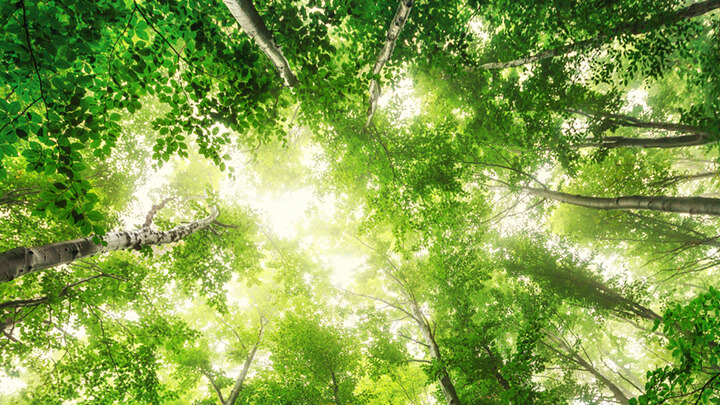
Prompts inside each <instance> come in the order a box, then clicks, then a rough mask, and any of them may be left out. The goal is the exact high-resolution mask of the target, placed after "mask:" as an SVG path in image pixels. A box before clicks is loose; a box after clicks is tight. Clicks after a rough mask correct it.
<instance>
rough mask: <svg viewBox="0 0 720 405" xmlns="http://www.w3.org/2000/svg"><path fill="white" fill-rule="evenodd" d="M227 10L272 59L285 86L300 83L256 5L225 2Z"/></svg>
mask: <svg viewBox="0 0 720 405" xmlns="http://www.w3.org/2000/svg"><path fill="white" fill-rule="evenodd" d="M223 2H224V3H225V5H226V6H227V8H228V9H229V10H230V12H231V13H232V15H233V17H235V20H236V21H237V22H238V23H239V24H240V27H241V28H242V29H243V31H245V32H246V33H247V34H248V35H249V36H250V37H251V38H252V39H254V40H255V43H257V45H258V47H260V50H262V51H263V53H265V55H266V56H267V57H268V58H269V59H270V61H271V62H272V64H273V65H275V69H276V70H277V72H278V73H279V74H280V77H282V79H283V81H284V82H285V86H287V87H293V86H295V85H296V84H297V83H298V79H297V78H296V77H295V75H294V74H293V72H292V70H291V69H290V64H289V63H288V61H287V59H285V55H283V53H282V50H281V48H280V45H278V44H276V43H275V40H273V37H272V34H271V33H270V30H268V28H267V26H266V25H265V22H264V21H263V20H262V18H260V14H258V12H257V9H255V5H254V4H253V3H252V1H251V0H223Z"/></svg>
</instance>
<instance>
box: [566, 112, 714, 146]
mask: <svg viewBox="0 0 720 405" xmlns="http://www.w3.org/2000/svg"><path fill="white" fill-rule="evenodd" d="M568 111H570V112H572V113H575V114H579V115H584V116H586V117H589V118H593V119H595V120H598V121H604V122H606V123H608V124H610V125H611V126H622V127H631V128H642V129H660V130H664V131H674V132H682V133H687V134H689V135H682V136H666V137H661V138H628V137H624V136H608V137H604V138H602V139H601V140H599V141H597V140H595V139H592V138H588V139H586V140H585V142H584V143H581V144H579V145H576V147H577V148H588V147H596V148H607V149H613V148H678V147H683V146H697V145H705V144H708V143H710V142H712V141H713V140H712V139H711V137H710V133H708V132H705V131H703V130H701V129H700V128H698V127H695V126H692V125H684V124H676V123H674V122H652V121H641V120H639V119H637V118H635V117H631V116H629V115H624V114H610V113H587V112H585V111H582V110H574V109H569V110H568Z"/></svg>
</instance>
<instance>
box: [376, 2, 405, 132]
mask: <svg viewBox="0 0 720 405" xmlns="http://www.w3.org/2000/svg"><path fill="white" fill-rule="evenodd" d="M412 6H413V0H400V5H399V6H398V10H397V12H396V13H395V17H393V20H392V22H391V23H390V28H388V33H387V36H386V37H385V45H384V46H383V48H382V50H381V51H380V54H379V55H378V57H377V61H376V62H375V66H374V67H373V70H372V75H373V76H375V75H379V74H380V72H381V71H382V69H383V66H385V63H387V62H388V61H389V60H390V57H391V56H392V53H393V50H395V43H396V42H397V39H398V37H399V36H400V31H402V29H403V27H404V26H405V23H406V22H407V19H408V16H409V15H410V9H411V8H412ZM379 99H380V85H379V84H378V82H377V81H376V80H375V79H374V78H372V79H370V100H369V103H370V106H369V107H368V116H367V121H366V122H365V129H367V128H368V127H369V126H370V124H371V123H372V119H373V117H374V116H375V111H377V104H378V100H379Z"/></svg>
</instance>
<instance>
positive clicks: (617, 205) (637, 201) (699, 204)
mask: <svg viewBox="0 0 720 405" xmlns="http://www.w3.org/2000/svg"><path fill="white" fill-rule="evenodd" d="M522 190H524V191H526V192H528V193H530V194H532V195H535V196H538V197H543V198H548V199H551V200H555V201H558V202H562V203H566V204H573V205H577V206H580V207H587V208H595V209H600V210H650V211H661V212H678V213H683V214H692V215H720V199H718V198H705V197H665V196H652V197H646V196H638V195H633V196H626V197H616V198H602V197H586V196H581V195H576V194H568V193H563V192H560V191H552V190H547V189H541V188H534V187H522Z"/></svg>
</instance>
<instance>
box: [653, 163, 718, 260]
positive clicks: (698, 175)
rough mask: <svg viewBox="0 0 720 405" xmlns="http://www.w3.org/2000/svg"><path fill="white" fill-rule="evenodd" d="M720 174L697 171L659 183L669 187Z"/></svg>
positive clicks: (661, 185)
mask: <svg viewBox="0 0 720 405" xmlns="http://www.w3.org/2000/svg"><path fill="white" fill-rule="evenodd" d="M718 176H720V171H714V172H703V173H695V174H688V175H682V176H673V177H669V178H667V179H665V180H663V181H659V182H658V183H657V184H658V186H660V187H667V186H671V185H673V184H676V183H679V182H681V181H692V180H701V179H709V178H713V177H718ZM717 246H720V245H717Z"/></svg>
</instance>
